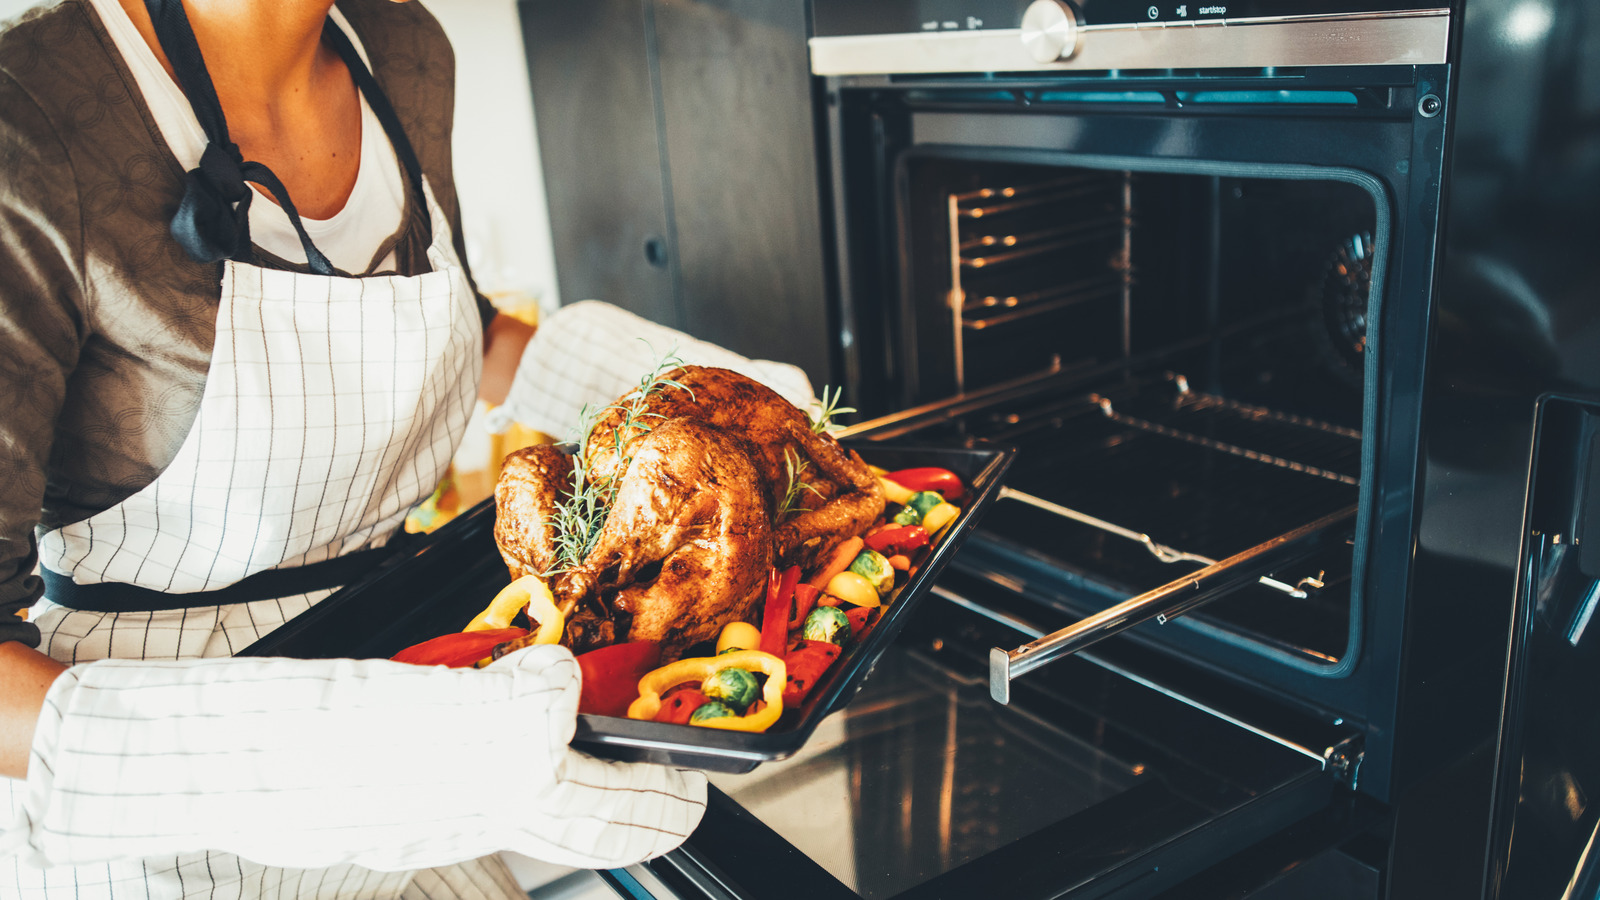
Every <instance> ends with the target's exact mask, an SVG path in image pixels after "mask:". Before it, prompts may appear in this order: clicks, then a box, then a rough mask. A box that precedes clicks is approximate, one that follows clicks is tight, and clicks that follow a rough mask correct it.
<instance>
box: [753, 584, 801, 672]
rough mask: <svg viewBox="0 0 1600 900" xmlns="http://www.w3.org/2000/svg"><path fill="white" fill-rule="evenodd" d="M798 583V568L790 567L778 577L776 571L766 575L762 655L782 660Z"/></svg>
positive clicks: (762, 623) (762, 620)
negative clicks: (792, 603) (791, 607)
mask: <svg viewBox="0 0 1600 900" xmlns="http://www.w3.org/2000/svg"><path fill="white" fill-rule="evenodd" d="M799 583H800V567H799V566H790V567H789V568H788V569H786V570H785V571H784V573H783V574H782V575H781V576H780V575H779V574H778V570H777V569H773V570H772V572H771V573H770V574H768V575H767V607H766V610H765V614H764V615H763V616H762V617H761V646H760V648H759V649H760V650H761V652H762V653H770V654H772V655H773V656H776V657H778V658H779V659H782V658H783V648H784V647H785V646H786V645H787V644H788V642H789V610H790V603H791V601H792V600H793V599H794V587H795V585H797V584H799Z"/></svg>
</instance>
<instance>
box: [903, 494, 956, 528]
mask: <svg viewBox="0 0 1600 900" xmlns="http://www.w3.org/2000/svg"><path fill="white" fill-rule="evenodd" d="M943 502H944V498H943V497H941V496H939V495H938V494H937V493H936V492H934V491H918V492H916V493H915V494H912V495H911V499H910V500H907V501H906V507H905V509H902V510H900V511H899V512H898V513H895V516H894V521H895V524H896V525H922V527H923V529H924V530H926V531H927V532H928V533H929V534H933V532H934V530H935V529H932V528H928V526H927V525H925V524H923V519H924V518H926V517H927V515H928V510H930V509H933V508H934V507H936V506H938V505H939V504H941V503H943Z"/></svg>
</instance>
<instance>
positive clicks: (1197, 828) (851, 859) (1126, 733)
mask: <svg viewBox="0 0 1600 900" xmlns="http://www.w3.org/2000/svg"><path fill="white" fill-rule="evenodd" d="M1001 594H1003V592H1000V591H997V590H996V589H995V588H994V587H993V586H992V585H988V584H985V583H983V582H979V581H976V580H966V579H964V578H963V576H960V575H951V576H947V577H946V578H945V579H944V580H942V581H941V582H940V584H939V586H938V587H936V588H935V597H933V598H930V599H929V600H928V602H927V603H926V604H925V606H924V607H923V608H922V609H920V610H919V611H918V613H919V614H918V616H917V617H916V619H915V620H914V621H913V622H912V623H911V624H910V625H909V626H907V629H906V631H905V633H903V634H902V636H901V637H900V639H899V641H898V643H897V644H896V646H895V647H894V648H893V649H892V650H891V651H890V652H889V653H887V654H886V655H885V656H884V657H883V658H882V659H881V661H880V662H879V663H878V665H877V667H876V669H875V670H874V671H873V673H872V675H871V677H870V678H868V679H867V681H866V683H865V686H864V687H863V689H862V690H861V692H860V693H859V694H858V695H857V696H856V697H855V699H854V700H853V701H852V702H851V703H850V705H849V706H848V707H847V708H846V709H845V710H843V711H842V712H840V713H838V714H837V715H835V716H833V717H831V718H829V719H827V720H825V721H824V722H823V723H822V725H821V727H819V728H818V730H817V732H816V733H815V735H814V736H813V738H812V739H811V741H810V742H809V743H808V744H807V745H806V747H805V749H804V750H803V751H801V752H800V753H799V754H797V755H795V756H794V757H792V758H790V759H787V760H783V761H780V762H776V763H768V764H765V765H763V766H761V767H760V768H758V769H756V770H755V771H754V772H751V773H748V774H745V775H713V776H712V783H713V785H714V787H713V790H712V795H711V801H710V806H709V809H708V810H707V813H706V816H705V820H704V822H703V823H702V825H701V826H700V828H699V829H698V830H697V831H696V832H695V834H694V836H693V837H692V838H691V839H690V840H689V842H688V843H687V844H686V845H685V846H684V847H683V848H681V849H680V850H678V851H676V852H674V853H671V854H669V855H668V856H666V857H664V858H662V859H659V860H655V861H652V862H650V863H648V864H646V865H645V866H642V867H635V868H634V869H632V870H629V871H626V872H621V873H610V874H608V875H607V878H608V879H609V880H610V881H611V883H612V884H613V887H614V888H615V889H616V890H617V891H618V893H619V894H621V895H622V896H635V897H660V898H667V897H696V898H700V897H714V898H751V900H764V898H776V897H808V898H833V897H838V898H853V897H861V898H874V900H877V898H883V900H887V898H904V900H920V898H932V897H986V896H999V895H1004V896H1008V897H1072V898H1087V897H1149V896H1152V895H1154V894H1155V893H1156V892H1158V891H1160V890H1163V889H1165V888H1167V887H1169V886H1171V885H1173V884H1175V883H1177V882H1178V881H1181V880H1182V879H1184V878H1187V877H1189V876H1190V875H1192V874H1194V873H1196V872H1198V871H1200V870H1202V869H1205V868H1207V867H1209V866H1211V865H1213V864H1215V863H1216V862H1218V861H1220V860H1223V859H1225V858H1227V857H1229V856H1230V855H1232V854H1233V853H1235V852H1236V851H1239V850H1240V849H1242V848H1244V847H1246V846H1248V845H1250V844H1253V843H1255V842H1256V841H1258V840H1260V839H1262V838H1263V837H1266V836H1268V835H1271V834H1274V833H1276V832H1278V831H1280V830H1282V829H1283V828H1285V827H1286V826H1288V825H1290V824H1291V823H1293V822H1296V821H1297V820H1300V819H1303V818H1305V817H1307V816H1310V815H1312V814H1314V813H1317V812H1319V811H1322V810H1324V809H1326V808H1327V807H1328V806H1329V805H1330V804H1333V803H1335V802H1336V801H1337V800H1338V799H1339V798H1340V797H1341V796H1342V795H1344V794H1345V788H1344V787H1342V786H1341V785H1340V781H1341V777H1342V775H1347V774H1348V773H1349V771H1350V769H1351V768H1352V766H1353V761H1354V759H1355V758H1356V757H1354V756H1353V755H1352V744H1351V743H1349V742H1348V741H1347V739H1348V738H1349V737H1350V733H1347V732H1346V731H1343V730H1341V729H1340V728H1339V727H1337V726H1331V725H1326V724H1319V723H1315V722H1306V721H1299V722H1293V723H1291V722H1288V721H1287V720H1284V719H1281V718H1275V719H1273V720H1272V724H1271V726H1270V727H1269V726H1267V725H1265V724H1263V721H1262V719H1263V713H1262V711H1261V710H1260V709H1253V710H1249V711H1245V710H1243V709H1242V707H1240V706H1239V705H1238V701H1239V696H1238V695H1237V694H1235V695H1234V696H1233V697H1232V700H1231V701H1225V702H1218V701H1217V698H1216V697H1206V696H1204V694H1205V690H1204V689H1202V690H1201V691H1194V690H1191V688H1192V687H1196V686H1200V685H1201V683H1202V682H1203V680H1204V679H1203V678H1200V679H1199V680H1198V681H1196V682H1193V683H1190V682H1187V681H1186V682H1185V683H1184V684H1181V685H1173V684H1164V683H1162V682H1161V681H1158V680H1155V679H1153V678H1150V677H1147V676H1145V675H1144V674H1141V673H1140V672H1138V671H1135V670H1134V669H1130V668H1128V667H1127V666H1126V665H1124V661H1123V659H1122V658H1121V657H1119V656H1118V653H1119V652H1121V651H1123V650H1127V649H1131V648H1125V647H1121V646H1120V642H1118V641H1112V642H1108V643H1107V644H1106V645H1104V646H1103V647H1102V648H1098V649H1097V652H1096V653H1093V654H1082V655H1080V656H1078V657H1076V658H1073V659H1068V660H1065V661H1063V662H1061V663H1058V664H1056V665H1054V666H1051V667H1049V668H1047V669H1045V670H1041V671H1040V673H1039V675H1038V677H1032V678H1029V679H1026V680H1024V681H1022V682H1019V683H1018V684H1017V691H1016V694H1015V695H1014V696H1013V698H1012V702H1011V704H1010V705H1008V706H1002V705H999V704H997V703H995V702H994V701H993V700H992V699H990V696H989V689H988V682H987V674H988V670H987V665H988V662H987V653H988V649H989V648H990V647H992V646H994V645H995V644H996V642H1003V641H1005V640H1008V639H1009V640H1013V641H1014V640H1015V639H1016V638H1017V637H1019V636H1022V635H1028V634H1030V633H1034V632H1038V631H1041V630H1042V629H1043V628H1047V627H1049V626H1050V624H1051V623H1030V622H1025V621H1023V620H1022V619H1020V618H1017V616H1016V614H1015V613H1014V612H1013V611H1010V610H1008V609H1007V598H1005V597H1004V596H1001ZM1018 608H1019V609H1022V608H1023V607H1018ZM1175 687H1181V688H1182V691H1181V692H1180V691H1179V690H1175V689H1174V688H1175ZM1229 702H1231V704H1232V705H1231V706H1229V705H1227V704H1228V703H1229Z"/></svg>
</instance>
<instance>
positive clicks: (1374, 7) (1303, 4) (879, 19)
mask: <svg viewBox="0 0 1600 900" xmlns="http://www.w3.org/2000/svg"><path fill="white" fill-rule="evenodd" d="M1441 5H1442V4H1440V3H1439V2H1437V0H1216V2H1213V0H1201V2H1198V3H1196V2H1192V0H1080V2H1075V3H1072V4H1069V6H1070V7H1071V8H1073V9H1074V10H1075V11H1076V12H1077V13H1078V17H1079V24H1080V25H1112V24H1120V25H1137V24H1149V23H1163V24H1166V23H1172V24H1177V25H1180V26H1181V25H1184V24H1186V23H1195V22H1206V21H1216V20H1219V19H1229V20H1233V19H1263V18H1277V17H1283V16H1306V15H1339V14H1350V13H1381V12H1407V11H1416V10H1424V9H1434V8H1437V7H1439V6H1441ZM812 6H813V10H814V13H813V15H814V18H815V31H814V33H815V35H816V36H818V37H841V36H846V35H864V34H928V33H939V32H954V31H980V30H997V29H1014V28H1019V27H1021V26H1022V17H1023V14H1024V13H1025V12H1026V11H1027V8H1028V6H1029V3H1028V2H1027V0H884V2H875V3H861V2H859V0H815V2H814V3H813V5H812Z"/></svg>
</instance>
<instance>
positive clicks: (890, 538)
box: [867, 525, 928, 556]
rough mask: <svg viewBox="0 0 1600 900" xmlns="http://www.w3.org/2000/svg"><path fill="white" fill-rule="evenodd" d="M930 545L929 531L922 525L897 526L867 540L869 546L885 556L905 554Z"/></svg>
mask: <svg viewBox="0 0 1600 900" xmlns="http://www.w3.org/2000/svg"><path fill="white" fill-rule="evenodd" d="M927 545H928V531H927V529H925V528H923V527H922V526H921V525H897V526H894V527H890V528H885V529H884V530H882V531H880V532H878V533H877V534H874V535H872V536H870V537H868V538H867V546H868V547H871V548H872V549H874V550H876V551H878V552H879V553H883V554H885V555H890V556H892V555H894V554H904V555H909V554H910V553H911V551H913V550H917V549H919V548H922V547H926V546H927Z"/></svg>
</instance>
